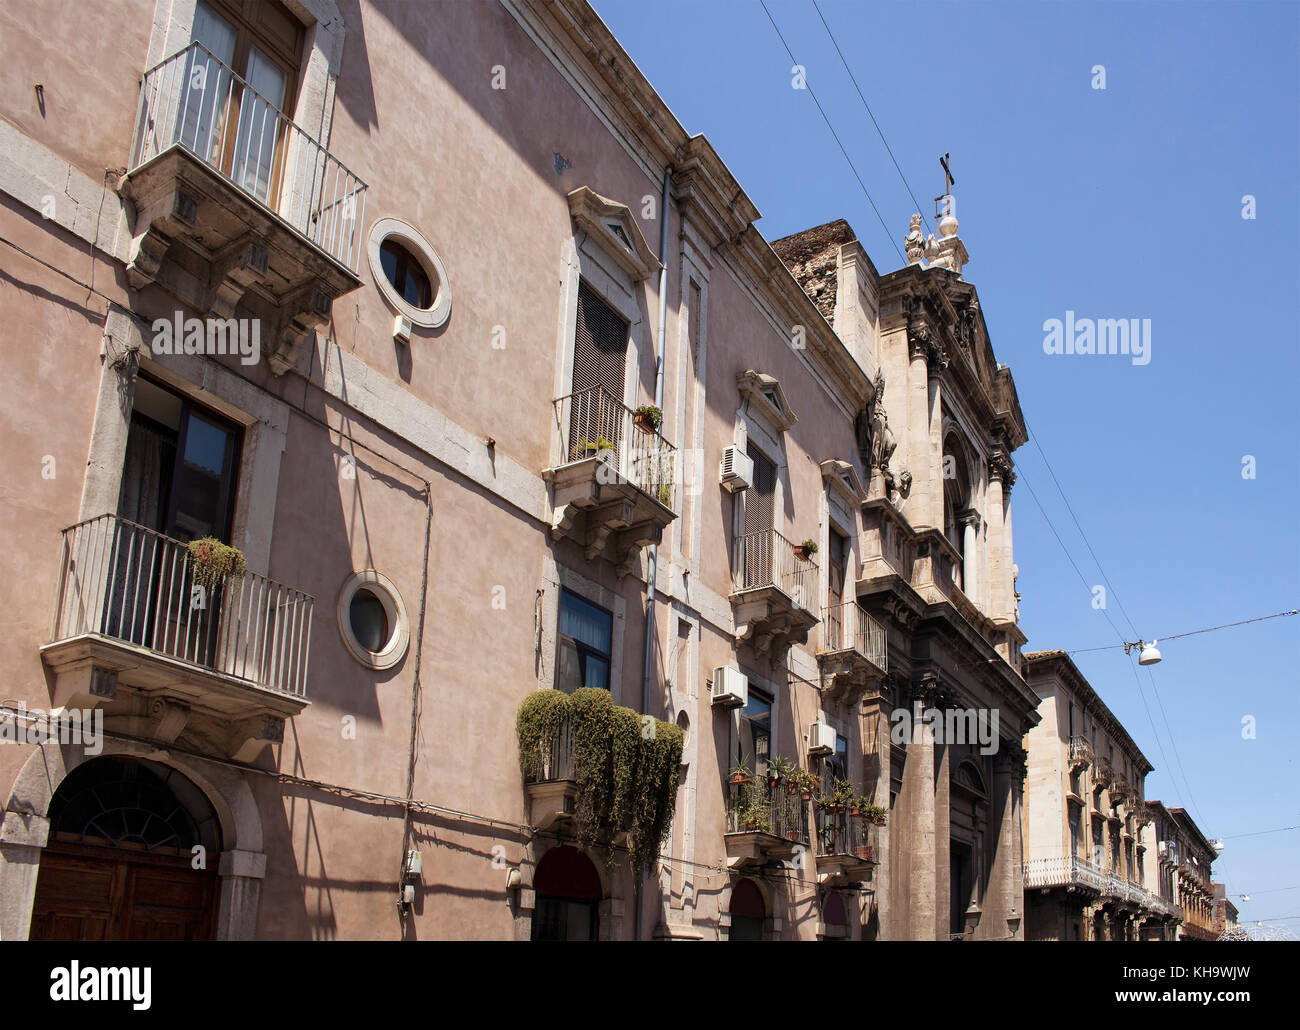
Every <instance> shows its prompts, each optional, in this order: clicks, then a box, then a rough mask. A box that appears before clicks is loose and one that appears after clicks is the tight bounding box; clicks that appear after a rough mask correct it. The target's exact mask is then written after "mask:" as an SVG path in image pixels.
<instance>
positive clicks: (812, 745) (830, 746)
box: [808, 722, 835, 755]
mask: <svg viewBox="0 0 1300 1030" xmlns="http://www.w3.org/2000/svg"><path fill="white" fill-rule="evenodd" d="M808 753H809V754H810V755H833V754H835V727H834V726H831V725H830V724H828V723H824V722H815V723H813V724H812V725H811V726H809V727H808Z"/></svg>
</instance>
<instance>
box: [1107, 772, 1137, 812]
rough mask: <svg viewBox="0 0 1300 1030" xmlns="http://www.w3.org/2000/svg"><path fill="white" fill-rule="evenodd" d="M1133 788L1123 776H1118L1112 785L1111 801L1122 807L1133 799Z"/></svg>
mask: <svg viewBox="0 0 1300 1030" xmlns="http://www.w3.org/2000/svg"><path fill="white" fill-rule="evenodd" d="M1132 797H1133V786H1132V784H1130V783H1129V782H1128V780H1126V779H1125V778H1124V776H1123V775H1118V774H1117V775H1116V776H1115V778H1114V780H1113V781H1112V782H1111V785H1110V799H1111V801H1112V802H1113V803H1114V804H1117V805H1122V804H1123V803H1124V802H1125V801H1128V800H1130V799H1132Z"/></svg>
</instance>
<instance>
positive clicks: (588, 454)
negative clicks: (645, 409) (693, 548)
mask: <svg viewBox="0 0 1300 1030" xmlns="http://www.w3.org/2000/svg"><path fill="white" fill-rule="evenodd" d="M555 429H556V432H557V434H558V436H559V449H560V464H562V465H563V464H568V463H570V462H576V461H582V460H584V459H586V458H598V459H600V460H601V461H603V462H604V463H605V466H606V468H608V469H609V470H611V471H612V472H614V473H617V474H618V475H619V476H620V477H622V478H623V479H626V480H628V481H629V482H631V483H633V484H634V485H635V486H637V487H638V488H639V489H640V490H641V491H642V492H643V493H646V494H648V495H649V496H651V497H653V498H654V499H655V500H657V501H658V502H659V503H660V504H662V505H663V506H664V507H666V508H669V509H671V510H672V511H676V510H677V509H676V507H675V488H676V481H677V449H676V448H675V447H674V446H673V445H672V444H670V443H669V442H668V441H667V440H665V439H664V438H663V437H662V436H661V435H660V434H659V433H658V431H656V430H653V429H651V428H649V426H648V425H647V426H646V427H645V428H642V427H641V425H640V424H639V423H638V420H637V417H636V413H635V412H634V411H632V409H631V408H629V407H627V406H626V405H625V404H623V403H622V402H621V401H620V400H618V399H617V398H616V397H615V396H614V395H613V394H611V393H610V392H609V391H607V390H604V389H602V388H601V387H598V386H596V387H591V388H590V389H587V390H580V391H578V392H577V393H572V394H569V396H567V397H561V398H560V399H559V400H557V401H556V402H555Z"/></svg>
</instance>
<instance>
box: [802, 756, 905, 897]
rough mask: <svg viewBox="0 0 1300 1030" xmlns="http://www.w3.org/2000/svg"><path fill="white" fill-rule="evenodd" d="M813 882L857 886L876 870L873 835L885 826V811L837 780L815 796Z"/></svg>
mask: <svg viewBox="0 0 1300 1030" xmlns="http://www.w3.org/2000/svg"><path fill="white" fill-rule="evenodd" d="M816 801H817V813H816V817H815V818H816V825H817V878H818V880H820V881H821V882H823V883H832V884H842V883H860V882H862V881H864V880H869V879H870V878H871V872H872V870H873V869H874V868H875V866H876V858H875V847H874V844H875V841H874V837H875V831H876V828H877V827H879V826H884V825H885V819H886V817H887V816H888V815H889V812H888V810H887V809H885V808H882V807H881V806H879V805H877V804H875V802H874V801H873V800H872V799H871V797H870V796H868V795H866V794H858V793H856V792H855V790H854V787H853V784H852V783H851V782H850V781H848V780H843V779H837V780H835V781H834V782H833V783H832V784H831V789H830V790H829V791H821V792H819V793H818V795H817V799H816Z"/></svg>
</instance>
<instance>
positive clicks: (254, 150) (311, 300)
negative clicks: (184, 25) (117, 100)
mask: <svg viewBox="0 0 1300 1030" xmlns="http://www.w3.org/2000/svg"><path fill="white" fill-rule="evenodd" d="M121 190H122V192H123V194H124V195H125V196H127V197H128V198H129V199H130V200H131V201H132V202H133V203H134V206H135V221H134V226H133V230H132V232H133V234H134V237H135V238H134V241H133V243H132V247H131V257H130V261H129V263H128V264H127V279H128V281H129V282H130V284H131V286H132V287H133V288H134V289H142V288H144V287H145V286H147V285H149V284H150V283H155V282H157V283H160V284H162V285H164V286H165V287H166V288H167V289H168V290H169V292H172V293H174V294H176V295H177V296H181V297H183V298H184V299H186V300H187V301H189V302H190V303H192V304H193V306H194V307H196V308H197V309H198V310H200V311H201V312H203V313H205V314H207V315H209V316H210V317H213V318H220V319H227V318H233V317H234V313H235V307H236V305H238V304H240V302H241V301H243V302H244V303H245V305H246V306H247V307H248V308H249V309H250V310H253V311H254V312H255V313H259V314H266V315H268V316H269V317H271V318H272V321H273V323H274V324H275V326H276V329H275V332H274V340H273V342H272V344H271V346H270V348H269V350H270V361H271V367H272V368H273V369H274V370H275V371H276V372H277V373H279V372H283V371H285V370H286V369H287V368H289V367H292V365H293V364H294V361H295V359H296V357H297V354H298V351H299V349H300V347H301V346H302V343H303V338H304V336H305V335H306V334H307V333H308V332H310V331H313V330H317V329H321V328H323V327H324V325H325V324H326V323H327V322H328V320H329V317H330V307H331V304H332V303H333V301H334V299H335V298H337V297H338V296H340V295H341V294H344V293H347V292H348V291H350V290H353V289H356V288H357V287H358V286H360V285H361V280H360V279H359V278H358V277H357V271H358V268H359V266H360V257H361V249H362V227H363V225H364V224H365V198H366V184H365V183H364V182H362V181H361V180H360V179H358V178H357V177H356V175H354V174H353V173H352V172H350V171H349V170H348V169H347V168H346V167H345V166H344V165H343V164H342V162H340V161H339V160H338V158H336V157H335V156H334V155H332V154H331V153H330V152H329V151H327V150H326V149H325V148H324V147H323V146H322V145H321V144H320V143H319V142H317V140H316V139H314V138H313V137H312V136H311V135H310V134H309V133H307V132H306V131H305V130H304V129H302V128H301V127H299V126H298V125H296V124H294V122H293V121H291V120H290V119H289V118H287V117H286V116H285V115H284V114H282V113H281V112H280V111H279V109H278V107H277V105H276V104H274V103H272V102H271V101H270V100H268V99H267V98H265V97H263V96H262V95H260V94H259V93H258V92H257V91H256V90H254V89H253V88H252V86H250V85H249V84H248V83H247V82H245V81H244V80H243V79H242V78H240V76H238V75H237V74H235V72H234V71H233V70H232V69H230V68H229V67H227V66H226V65H224V64H223V63H222V62H221V61H219V60H218V59H217V58H216V57H215V56H214V55H213V54H212V53H211V52H209V51H208V50H207V49H205V48H204V47H203V45H202V44H200V43H191V44H190V45H189V46H188V47H186V48H185V49H184V50H182V51H180V52H179V53H176V54H173V55H172V56H171V57H169V58H167V59H166V60H164V61H163V62H162V63H161V64H159V65H157V66H155V67H153V68H151V69H149V71H147V72H145V75H144V79H143V80H142V82H141V86H140V104H139V109H138V111H137V115H136V125H135V136H134V139H133V141H132V145H131V156H130V160H129V162H128V171H127V175H126V178H125V179H124V180H123V182H122V185H121Z"/></svg>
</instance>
